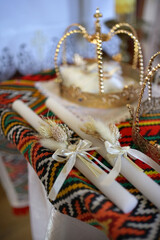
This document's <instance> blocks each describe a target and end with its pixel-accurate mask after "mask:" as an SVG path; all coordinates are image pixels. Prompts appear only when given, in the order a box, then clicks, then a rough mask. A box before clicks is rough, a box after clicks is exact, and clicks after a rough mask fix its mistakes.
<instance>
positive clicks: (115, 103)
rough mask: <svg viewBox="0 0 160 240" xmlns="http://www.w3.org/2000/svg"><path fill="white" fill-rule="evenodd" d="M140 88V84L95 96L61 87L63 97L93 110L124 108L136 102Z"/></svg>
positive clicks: (73, 88)
mask: <svg viewBox="0 0 160 240" xmlns="http://www.w3.org/2000/svg"><path fill="white" fill-rule="evenodd" d="M139 92H140V88H139V86H138V84H135V85H130V86H128V87H125V88H124V89H123V91H121V92H115V93H106V94H105V93H103V94H93V93H87V92H86V93H85V92H81V90H80V89H79V88H76V87H66V86H64V85H61V96H62V97H64V98H66V99H67V100H69V101H71V102H74V103H76V104H78V105H81V106H85V107H92V108H113V107H120V106H124V105H125V104H127V103H132V102H134V101H135V100H136V99H137V97H138V94H139Z"/></svg>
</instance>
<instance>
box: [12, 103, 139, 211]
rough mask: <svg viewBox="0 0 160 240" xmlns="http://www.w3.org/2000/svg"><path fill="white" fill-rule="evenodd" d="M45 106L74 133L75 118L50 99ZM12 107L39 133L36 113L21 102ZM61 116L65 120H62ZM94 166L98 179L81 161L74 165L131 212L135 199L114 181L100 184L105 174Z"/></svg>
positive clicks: (125, 209) (116, 202)
mask: <svg viewBox="0 0 160 240" xmlns="http://www.w3.org/2000/svg"><path fill="white" fill-rule="evenodd" d="M50 104H51V105H50ZM47 105H48V106H49V108H50V109H51V110H53V111H54V109H55V111H56V114H57V116H58V117H61V116H62V120H63V121H65V120H67V121H65V122H66V124H68V123H69V124H68V125H69V126H70V127H71V128H72V129H73V130H75V131H76V130H77V129H75V127H74V126H78V122H75V121H77V119H75V117H74V116H72V115H71V119H70V115H68V114H67V113H68V112H67V110H66V112H65V111H63V110H65V109H63V108H62V109H61V106H59V105H56V104H55V105H54V104H53V102H52V99H51V100H48V101H47ZM52 105H53V107H52ZM12 107H13V109H14V110H15V111H16V112H17V113H19V115H21V116H22V117H23V118H24V119H25V120H26V121H27V122H28V123H29V124H30V125H31V126H32V127H33V128H35V129H36V130H37V131H39V129H40V125H41V124H42V123H43V124H44V121H43V120H42V119H41V118H40V117H38V116H37V115H36V113H34V112H33V111H32V110H31V109H30V108H29V107H28V106H27V105H25V104H24V103H23V102H22V101H20V100H16V101H15V102H14V103H13V105H12ZM55 111H54V112H55ZM60 112H61V114H59V113H60ZM60 115H61V116H60ZM63 115H64V116H65V118H67V119H64V118H63V117H64V116H63ZM68 117H69V118H68ZM70 123H71V124H70ZM76 132H77V131H76ZM95 166H96V167H97V168H98V169H99V170H100V171H101V172H102V175H100V177H96V176H95V175H94V174H93V172H92V171H91V170H90V169H89V168H87V167H86V165H85V163H83V162H82V161H81V160H77V161H76V164H75V167H76V168H77V169H78V170H79V171H80V172H81V173H82V174H83V175H84V176H85V177H86V178H88V179H89V180H90V181H91V182H92V183H93V184H94V185H95V186H96V187H97V188H98V189H99V190H100V191H101V192H102V193H103V194H104V195H105V196H106V197H108V198H109V199H110V200H111V201H112V202H113V203H114V204H115V205H116V206H118V207H119V208H120V209H121V210H122V211H123V212H124V213H128V212H130V211H132V210H133V209H134V207H135V206H136V205H137V199H136V198H135V197H134V196H133V195H132V194H130V193H129V192H128V191H127V190H126V189H125V188H123V187H122V186H121V185H120V184H119V183H117V182H116V181H113V182H112V184H111V185H109V186H105V185H104V184H102V183H101V181H102V179H103V177H105V175H106V174H107V173H105V172H104V171H102V169H101V168H99V167H98V166H97V165H95Z"/></svg>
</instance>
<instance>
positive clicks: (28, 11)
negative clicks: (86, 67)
mask: <svg viewBox="0 0 160 240" xmlns="http://www.w3.org/2000/svg"><path fill="white" fill-rule="evenodd" d="M97 6H99V7H100V9H101V11H102V12H103V21H105V20H106V18H113V16H114V4H113V1H112V0H110V1H107V2H106V3H102V2H101V3H99V1H98V0H92V2H91V1H84V2H83V4H81V1H80V0H59V1H58V2H55V1H52V0H48V1H47V2H45V1H43V0H34V1H32V0H27V1H26V0H14V1H10V0H1V1H0V16H1V17H0V18H1V21H0V81H2V80H7V79H9V78H11V77H12V76H13V75H14V74H15V73H16V71H18V72H19V73H20V74H22V75H26V74H33V73H37V72H40V71H43V70H48V69H52V68H54V53H55V49H56V46H57V43H58V41H59V39H60V38H61V36H62V35H63V34H64V31H65V29H66V27H67V26H68V25H70V24H72V23H82V25H85V26H86V28H87V30H88V31H89V32H90V31H92V30H93V28H94V18H93V14H94V12H95V10H96V7H97ZM104 7H105V11H104ZM103 21H102V22H103ZM107 31H108V30H107V29H105V32H107ZM73 40H75V39H74V37H72V38H70V43H71V44H70V47H69V48H68V51H69V53H68V56H69V58H70V56H71V53H72V52H75V48H77V46H76V45H75V44H73ZM113 41H114V42H116V47H115V44H112V41H111V42H108V43H107V44H106V45H105V46H104V48H105V49H106V51H108V52H110V53H111V54H114V53H115V51H116V52H117V50H118V49H119V48H118V45H117V44H119V39H117V38H114V40H113ZM78 51H79V53H80V54H81V55H84V56H85V54H87V56H88V57H91V56H93V52H94V53H95V51H94V49H93V46H91V47H89V48H88V50H87V51H86V49H85V50H84V46H83V45H81V47H80V48H79V50H78Z"/></svg>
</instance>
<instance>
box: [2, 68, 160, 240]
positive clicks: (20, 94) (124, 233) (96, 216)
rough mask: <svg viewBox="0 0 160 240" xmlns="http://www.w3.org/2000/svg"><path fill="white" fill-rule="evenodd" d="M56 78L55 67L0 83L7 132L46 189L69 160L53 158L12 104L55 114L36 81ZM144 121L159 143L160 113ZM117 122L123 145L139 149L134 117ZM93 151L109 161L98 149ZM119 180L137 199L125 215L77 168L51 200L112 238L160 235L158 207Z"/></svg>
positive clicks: (151, 137) (146, 131) (150, 172)
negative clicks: (133, 133)
mask: <svg viewBox="0 0 160 240" xmlns="http://www.w3.org/2000/svg"><path fill="white" fill-rule="evenodd" d="M53 78H55V73H54V71H52V72H45V73H41V74H36V75H31V76H25V77H22V78H21V79H13V80H8V81H5V82H3V83H1V85H0V106H1V110H0V113H1V129H2V132H3V134H4V135H5V136H6V137H7V139H8V140H9V141H12V142H13V143H14V144H15V145H16V147H17V149H18V150H19V151H20V152H21V153H22V154H23V155H24V157H25V159H26V160H27V161H28V162H29V163H30V164H31V165H32V167H33V169H34V170H35V172H36V173H37V175H38V177H39V179H40V180H41V182H42V183H43V184H44V187H45V189H46V194H48V193H49V191H50V190H51V188H52V186H53V183H54V181H55V179H56V177H57V176H58V174H59V172H60V171H61V169H62V167H63V166H64V164H63V163H57V162H54V161H52V160H51V156H52V154H53V152H51V151H49V150H48V149H45V148H43V147H42V146H41V145H40V144H39V142H38V138H37V136H36V132H35V131H34V130H33V129H32V128H31V127H30V126H29V125H28V124H27V123H26V121H25V120H24V119H22V118H21V117H20V116H19V115H17V114H16V113H15V112H14V111H13V110H11V108H10V104H11V103H12V102H13V101H14V100H16V99H21V100H22V101H24V102H26V103H27V104H28V105H29V106H30V107H31V108H32V109H33V110H34V111H35V112H36V113H37V114H39V115H43V116H47V115H48V114H49V116H54V113H52V112H49V111H48V109H47V108H46V106H45V104H44V103H45V99H46V98H45V96H44V95H42V94H41V93H40V92H39V91H38V90H37V89H36V88H35V87H34V84H35V82H36V81H46V80H50V79H51V80H52V79H53ZM55 118H56V119H57V122H61V120H60V119H58V118H57V117H56V116H55ZM140 126H141V133H142V134H143V136H145V138H146V139H148V140H149V141H152V142H153V141H154V142H157V143H159V144H160V113H157V114H147V115H145V116H143V117H142V118H141V120H140ZM118 127H119V130H120V133H121V135H122V138H121V139H120V143H121V145H122V146H128V145H129V146H131V147H133V148H135V147H136V146H135V145H134V143H133V141H132V137H131V125H130V123H129V121H127V120H126V121H125V122H122V123H120V124H119V125H118ZM90 153H91V154H93V155H94V156H96V157H97V158H98V159H99V160H101V161H102V162H103V163H104V164H106V165H107V166H109V165H108V164H107V163H106V161H105V160H104V159H103V158H102V157H101V156H100V155H99V154H97V153H96V152H95V151H92V152H90ZM136 163H137V164H138V165H139V166H140V167H141V168H143V169H144V172H145V173H146V174H147V175H148V176H149V177H151V178H152V179H153V180H154V181H156V182H157V183H158V184H160V174H158V173H157V172H156V171H154V170H153V169H151V168H150V167H149V166H148V165H146V164H145V163H142V162H140V161H139V160H136ZM116 180H117V181H118V182H119V183H120V184H121V185H122V186H124V187H125V188H126V189H127V190H128V191H129V192H130V193H132V194H133V195H134V196H135V197H136V198H137V199H138V205H137V206H136V208H135V209H134V210H133V211H132V212H130V213H128V214H124V213H123V212H122V211H121V210H120V209H118V208H117V207H116V206H115V205H114V204H113V203H112V202H111V201H110V200H109V199H107V198H106V197H105V196H104V195H102V194H101V192H100V191H99V190H97V189H96V187H95V186H93V184H92V183H91V182H89V181H88V180H87V179H86V178H85V177H84V176H83V175H82V174H81V173H80V172H79V171H78V170H77V169H75V168H73V169H72V171H71V172H70V174H69V176H68V178H67V179H66V181H65V182H64V184H63V186H62V188H61V190H60V192H59V194H58V196H57V198H56V200H55V201H53V202H52V204H53V205H54V207H55V208H56V209H57V210H59V211H60V212H61V213H64V214H67V215H69V216H72V217H74V218H77V219H79V220H81V221H84V222H86V223H88V224H91V225H92V226H95V227H96V228H98V229H100V230H102V231H104V232H105V233H106V235H107V236H108V238H109V239H145V240H146V239H148V240H151V239H158V237H159V236H160V212H159V211H158V209H157V208H156V207H155V206H154V205H153V204H152V203H151V202H150V201H148V200H147V199H146V198H145V197H144V196H143V195H142V194H141V193H140V192H139V191H138V190H137V189H136V188H135V187H134V186H132V184H130V183H129V182H128V181H127V180H126V179H125V178H124V177H123V176H122V175H119V176H118V177H117V179H116ZM155 194H156V193H155ZM97 203H98V204H97Z"/></svg>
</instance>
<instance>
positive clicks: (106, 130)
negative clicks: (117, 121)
mask: <svg viewBox="0 0 160 240" xmlns="http://www.w3.org/2000/svg"><path fill="white" fill-rule="evenodd" d="M81 130H82V131H83V132H85V133H86V134H89V135H93V136H94V137H96V138H99V139H101V140H103V141H109V142H110V143H112V144H116V145H119V141H118V140H119V139H120V137H121V135H120V132H119V130H118V128H117V127H116V126H115V125H114V124H108V123H103V122H101V121H100V120H95V119H93V118H91V117H89V121H87V122H86V123H84V125H83V128H81Z"/></svg>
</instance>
